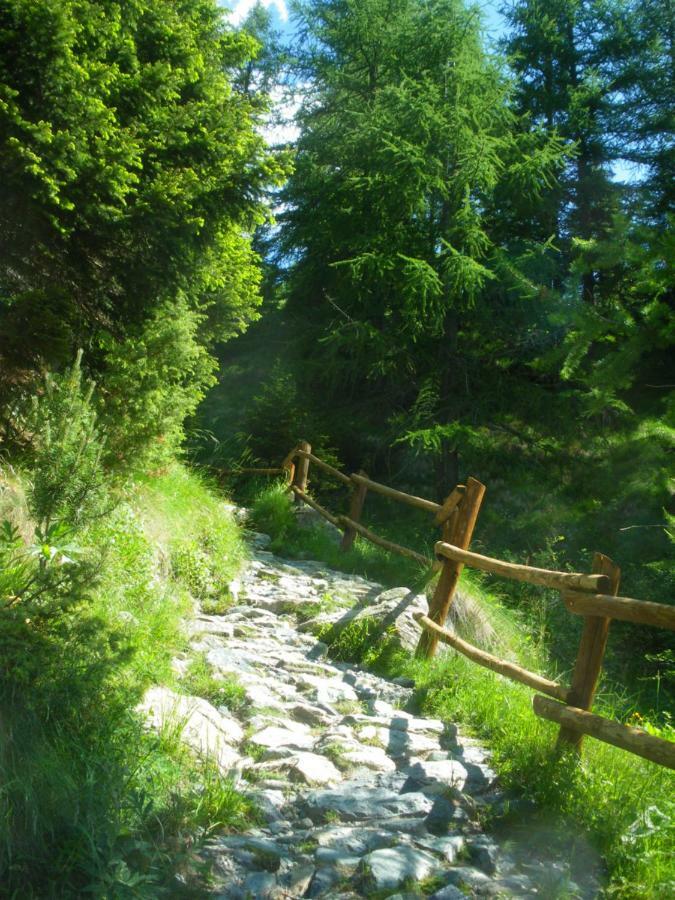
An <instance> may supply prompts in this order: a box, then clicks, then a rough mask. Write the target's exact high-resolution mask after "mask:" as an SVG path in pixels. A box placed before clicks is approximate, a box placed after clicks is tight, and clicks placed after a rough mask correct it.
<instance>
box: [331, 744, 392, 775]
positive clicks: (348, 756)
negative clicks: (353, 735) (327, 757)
mask: <svg viewBox="0 0 675 900" xmlns="http://www.w3.org/2000/svg"><path fill="white" fill-rule="evenodd" d="M341 758H342V759H343V760H344V761H345V762H346V763H349V765H351V766H365V768H366V769H372V770H373V771H374V772H395V771H396V763H395V762H394V760H393V759H391V758H390V757H389V756H387V753H386V751H385V750H384V749H383V748H382V747H375V746H370V745H367V744H358V743H354V744H352V745H349V746H348V748H347V749H346V750H344V751H343V752H342V754H341Z"/></svg>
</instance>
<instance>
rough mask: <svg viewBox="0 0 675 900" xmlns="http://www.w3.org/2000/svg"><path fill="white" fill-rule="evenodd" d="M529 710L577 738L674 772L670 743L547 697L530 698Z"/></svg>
mask: <svg viewBox="0 0 675 900" xmlns="http://www.w3.org/2000/svg"><path fill="white" fill-rule="evenodd" d="M532 708H533V710H534V712H535V715H537V716H539V717H540V718H542V719H548V720H549V721H550V722H557V723H558V725H562V726H564V727H565V728H569V729H570V730H572V731H576V732H578V733H579V734H587V735H589V736H590V737H594V738H596V739H597V740H599V741H604V743H606V744H612V745H613V746H614V747H619V748H620V749H621V750H627V751H628V752H629V753H634V754H635V755H636V756H641V757H642V758H643V759H648V760H650V761H651V762H655V763H658V764H659V765H661V766H667V767H668V768H669V769H675V743H673V742H672V741H665V740H664V739H663V738H660V737H656V735H653V734H649V732H647V731H643V730H642V729H641V728H632V727H631V726H630V725H622V724H621V723H620V722H613V721H612V720H611V719H605V718H604V717H603V716H596V715H595V714H594V713H591V712H588V711H587V710H585V709H576V708H575V707H573V706H565V705H563V704H562V703H556V702H555V700H549V699H548V697H539V696H535V697H533V698H532Z"/></svg>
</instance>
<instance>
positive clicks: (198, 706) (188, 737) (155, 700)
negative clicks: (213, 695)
mask: <svg viewBox="0 0 675 900" xmlns="http://www.w3.org/2000/svg"><path fill="white" fill-rule="evenodd" d="M137 709H138V711H139V712H140V713H141V714H142V715H143V716H144V717H145V721H146V722H147V724H148V725H149V727H151V728H153V729H155V730H161V729H163V728H176V729H178V731H179V733H180V738H181V740H182V741H183V742H184V743H185V744H186V745H187V746H189V747H190V748H191V749H192V750H194V751H195V752H196V753H198V754H199V755H200V756H202V757H204V758H208V759H210V760H212V761H214V762H215V763H216V765H217V766H218V768H219V769H220V770H221V772H224V773H227V772H229V771H230V770H231V769H232V767H233V766H234V765H235V764H236V763H237V761H238V760H239V757H240V754H239V753H238V752H237V750H235V749H234V747H233V746H232V745H233V744H238V743H240V742H241V741H242V740H243V737H244V732H243V730H242V728H241V725H239V723H238V722H237V721H236V720H235V719H233V718H230V717H229V716H225V715H222V714H221V713H219V712H218V710H217V709H216V708H215V707H214V706H212V705H211V704H210V703H209V702H208V701H207V700H204V699H202V698H201V697H187V696H184V695H183V694H177V693H175V692H174V691H171V690H169V688H165V687H152V688H150V689H149V690H148V691H146V694H145V696H144V698H143V701H142V702H141V703H140V704H139V706H138V707H137Z"/></svg>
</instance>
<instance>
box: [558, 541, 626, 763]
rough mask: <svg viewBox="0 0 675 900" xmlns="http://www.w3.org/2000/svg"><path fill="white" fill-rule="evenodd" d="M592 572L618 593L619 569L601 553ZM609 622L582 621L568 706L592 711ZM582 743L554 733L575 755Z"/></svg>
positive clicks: (563, 731)
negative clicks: (603, 578)
mask: <svg viewBox="0 0 675 900" xmlns="http://www.w3.org/2000/svg"><path fill="white" fill-rule="evenodd" d="M592 571H593V574H594V575H607V577H608V578H609V581H610V590H609V593H611V594H612V595H613V596H616V595H617V594H618V593H619V583H620V581H621V569H620V568H619V566H618V565H617V564H616V563H615V562H613V561H612V560H611V559H610V558H609V557H608V556H605V555H604V554H603V553H595V554H594V556H593V569H592ZM611 621H612V620H611V619H608V618H605V617H604V616H586V617H585V618H584V628H583V631H582V632H581V640H580V641H579V650H578V652H577V661H576V663H575V666H574V673H573V675H572V686H571V688H570V692H569V694H568V697H567V705H568V706H574V707H576V708H577V709H583V710H587V711H588V712H590V711H591V709H592V708H593V699H594V697H595V690H596V688H597V686H598V678H599V677H600V670H601V669H602V660H603V658H604V656H605V647H606V646H607V635H608V633H609V624H610V622H611ZM582 741H583V735H582V734H581V733H580V732H578V731H574V730H573V729H571V728H565V726H564V725H563V726H561V728H560V731H559V733H558V746H559V747H563V746H567V747H572V748H573V749H574V750H576V751H577V752H578V753H579V752H581V744H582Z"/></svg>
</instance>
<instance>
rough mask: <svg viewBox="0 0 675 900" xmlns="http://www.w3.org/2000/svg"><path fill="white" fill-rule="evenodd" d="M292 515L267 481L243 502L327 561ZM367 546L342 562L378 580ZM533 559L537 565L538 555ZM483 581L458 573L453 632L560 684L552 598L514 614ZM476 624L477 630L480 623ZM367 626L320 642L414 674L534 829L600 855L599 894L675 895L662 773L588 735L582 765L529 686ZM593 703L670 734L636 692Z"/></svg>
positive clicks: (673, 842) (669, 801) (288, 539)
mask: <svg viewBox="0 0 675 900" xmlns="http://www.w3.org/2000/svg"><path fill="white" fill-rule="evenodd" d="M292 515H293V514H292V511H290V509H289V506H288V503H287V502H285V501H284V497H283V494H282V491H281V490H280V489H278V488H272V489H271V490H267V491H265V492H264V493H263V494H262V495H261V496H260V497H259V498H258V500H257V501H256V504H255V505H254V516H257V517H258V518H256V522H257V523H258V525H259V527H261V528H263V529H266V530H268V532H269V533H271V534H272V535H273V536H274V537H275V542H276V543H277V545H278V546H280V547H284V552H287V550H286V547H287V543H288V544H290V546H292V547H296V548H298V549H299V548H301V547H310V548H312V555H314V556H316V557H317V558H318V559H320V560H323V561H325V562H327V563H329V564H330V565H334V562H333V560H334V558H335V553H336V551H335V549H334V548H332V547H331V548H330V549H329V551H328V552H326V553H325V554H324V553H323V552H322V547H323V538H322V537H319V538H317V537H316V536H312V535H311V532H310V533H309V536H308V532H307V531H303V533H302V534H301V535H297V534H296V532H295V528H294V525H293V520H292ZM303 541H304V543H303ZM358 547H359V544H357V545H356V548H358ZM364 550H365V548H364ZM296 552H298V551H296ZM369 553H370V551H366V552H364V553H363V555H361V556H360V557H359V560H358V565H357V564H356V563H355V561H350V562H349V563H346V564H345V565H344V566H341V568H343V570H347V571H350V570H352V571H357V572H358V574H361V575H364V576H365V577H370V578H381V577H382V572H383V567H382V565H381V564H380V563H379V561H378V562H377V563H376V565H375V566H373V567H372V568H371V567H370V564H369V563H370V555H369ZM537 562H538V563H539V564H547V563H546V561H544V560H538V561H537ZM549 564H550V561H549ZM388 574H389V577H390V579H391V580H390V581H389V583H390V584H391V583H394V584H398V585H400V584H410V581H406V578H408V577H409V575H410V570H409V569H407V568H406V567H405V566H404V565H401V563H400V561H399V559H398V558H395V557H392V558H391V559H390V563H389V569H388ZM417 575H418V576H419V572H418V573H417ZM383 580H384V579H383ZM491 584H492V582H491V581H488V580H487V579H483V578H481V577H476V576H475V575H473V576H472V574H471V573H467V572H466V571H465V573H464V574H463V577H462V580H461V582H460V588H461V590H462V593H463V594H464V595H465V596H468V597H469V598H470V601H471V603H472V604H473V606H474V611H473V614H472V615H469V616H468V617H467V618H466V620H465V621H463V622H460V623H459V626H460V628H461V630H462V631H463V633H465V634H466V633H468V636H469V639H470V640H471V639H473V640H476V642H477V643H479V644H481V645H485V644H488V645H489V644H492V645H493V646H497V647H498V649H499V652H500V654H501V655H505V656H508V657H509V658H510V659H512V660H514V661H515V662H519V663H520V664H521V665H524V666H526V667H527V668H530V669H532V670H534V671H538V672H541V673H542V674H545V675H548V676H550V677H562V678H563V679H564V680H566V679H567V678H568V677H569V672H568V671H565V670H564V669H562V671H561V664H560V662H559V661H557V660H559V659H560V657H555V656H551V655H550V653H549V651H548V644H547V637H548V634H549V630H550V628H551V624H552V623H554V622H555V616H556V615H558V609H557V607H556V606H553V601H554V597H553V596H552V595H549V594H547V593H546V592H539V593H538V595H537V598H538V599H537V600H536V603H533V598H532V597H531V596H530V593H529V592H528V591H527V590H524V591H523V596H522V599H523V601H527V604H528V605H527V606H526V607H525V608H524V611H520V610H519V609H514V608H513V599H514V595H506V596H505V595H503V594H502V595H499V594H496V593H495V592H494V590H490V589H489V588H490V585H491ZM537 603H538V604H539V605H538V606H537V605H536V604H537ZM485 621H487V623H488V626H489V627H488V628H487V629H486V628H485V627H484V624H481V622H482V623H484V622H485ZM477 625H478V628H477V627H476V626H477ZM377 626H378V623H376V622H372V621H370V620H368V619H367V618H366V619H361V620H357V621H355V622H353V623H351V624H350V625H349V626H347V627H346V628H344V629H342V630H340V631H335V630H332V629H330V627H328V628H326V629H324V631H323V632H322V634H321V639H322V640H323V641H325V642H326V643H328V644H329V652H330V654H331V655H332V656H333V657H334V658H337V659H343V660H349V661H352V662H360V663H361V664H362V665H365V666H368V667H370V668H372V669H374V670H376V671H378V672H380V673H382V674H386V675H389V676H397V675H404V676H407V677H411V678H413V679H414V680H415V684H416V693H415V703H416V706H417V710H418V711H419V713H420V714H423V715H427V716H433V717H438V718H441V719H444V720H446V721H452V722H457V723H461V724H462V725H463V726H464V728H465V730H468V731H469V732H471V733H473V734H475V735H476V736H477V737H479V738H480V739H481V740H482V741H483V742H485V743H486V744H487V746H489V748H490V750H491V751H492V754H493V764H494V766H495V768H496V769H497V771H498V773H499V775H500V779H501V781H502V783H503V784H504V786H505V787H506V788H508V789H511V790H513V791H514V793H515V795H516V796H519V797H520V798H524V799H527V800H531V801H533V802H534V803H535V804H536V808H537V809H538V810H539V812H538V813H536V814H532V815H531V816H530V818H531V820H532V821H537V817H539V821H541V822H544V823H546V828H545V829H542V833H545V834H546V839H547V840H550V841H552V842H553V843H555V842H556V841H558V842H559V844H560V845H561V846H564V847H565V849H566V852H567V853H568V854H569V855H570V858H572V859H574V858H576V859H578V860H579V865H583V864H584V861H587V860H588V859H589V858H591V859H595V861H596V862H597V861H599V860H602V861H603V865H604V866H606V869H607V887H606V888H605V895H606V896H608V897H616V898H626V900H628V898H631V900H632V898H634V897H641V898H654V900H657V898H662V897H665V896H670V895H672V894H673V893H675V857H674V855H673V852H672V851H673V847H674V846H675V801H674V799H673V798H675V775H674V774H673V773H672V772H670V771H669V770H667V769H665V768H663V767H660V766H657V765H655V764H652V763H650V762H648V761H645V760H642V759H640V758H639V757H636V756H633V755H632V754H629V753H625V752H622V751H620V750H618V749H615V748H613V747H610V746H608V745H606V744H603V743H601V742H599V741H594V740H592V739H590V738H587V739H586V741H585V743H584V753H583V758H582V760H581V761H579V759H578V758H576V757H575V756H574V755H573V754H557V753H556V752H555V751H554V746H555V739H556V734H557V729H556V726H554V725H552V724H551V723H548V722H545V721H543V720H541V719H538V718H537V717H536V716H535V715H534V714H533V712H532V705H531V700H532V693H531V691H530V690H528V689H527V688H525V687H523V686H521V685H518V684H514V683H512V682H510V681H507V680H505V679H503V678H501V677H499V676H497V675H495V674H493V673H491V672H489V671H487V670H485V669H483V668H481V667H479V666H477V665H475V664H473V663H471V662H470V661H469V660H467V659H465V658H464V657H462V656H460V655H458V654H455V653H448V654H445V655H443V656H441V657H438V658H437V659H436V660H434V661H432V662H430V663H429V662H427V661H420V660H415V659H413V658H411V656H410V655H408V654H405V653H403V652H402V651H400V650H396V652H393V651H392V650H390V642H389V640H388V637H387V635H384V638H383V640H380V641H378V642H375V635H376V634H377V632H378V627H377ZM476 634H478V636H476ZM565 646H566V649H567V651H568V655H567V659H568V665H569V664H571V661H572V660H573V658H574V655H573V651H574V650H575V649H576V640H575V639H574V638H573V636H571V637H570V638H569V639H568V642H567V645H565ZM666 665H667V659H665V658H664V666H666ZM594 711H595V712H597V713H599V714H601V715H605V716H607V717H609V718H614V719H618V720H620V721H630V723H631V724H637V725H638V726H639V727H642V728H645V729H646V730H648V731H651V732H652V733H655V734H659V735H660V736H662V737H664V738H667V739H671V740H672V739H673V738H674V737H675V732H674V730H673V728H672V727H671V726H670V725H669V722H668V718H667V716H663V715H662V716H661V717H660V718H658V720H657V719H653V720H652V719H651V717H650V716H649V715H647V714H641V713H639V712H637V711H636V709H635V698H634V697H631V696H630V695H629V694H627V693H625V692H623V693H622V692H617V691H613V690H612V689H611V684H609V683H608V682H605V683H603V684H601V689H600V692H599V694H598V697H597V699H596V703H595V706H594ZM516 807H517V805H516ZM551 823H553V825H551ZM493 824H494V825H495V827H498V828H500V829H504V830H506V831H508V829H511V828H513V829H517V828H518V825H519V822H518V813H517V812H516V811H515V808H514V813H513V815H512V816H510V817H509V816H508V815H507V816H506V818H505V819H504V820H503V821H502V822H498V823H493Z"/></svg>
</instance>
